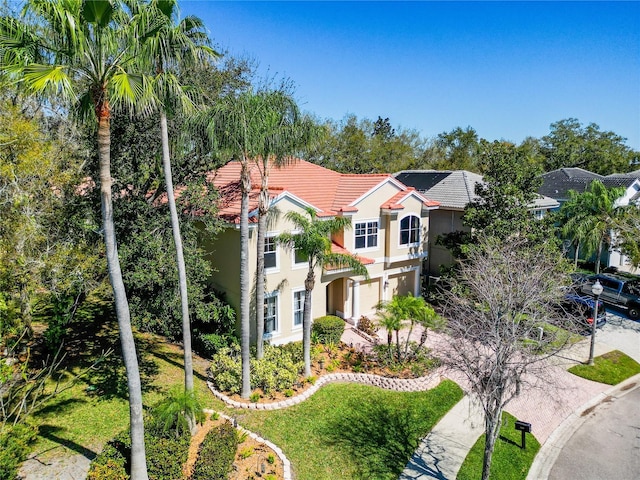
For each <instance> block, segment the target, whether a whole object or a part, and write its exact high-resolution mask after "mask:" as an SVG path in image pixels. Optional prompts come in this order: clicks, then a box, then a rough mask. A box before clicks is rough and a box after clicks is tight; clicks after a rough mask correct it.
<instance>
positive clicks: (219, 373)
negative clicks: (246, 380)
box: [209, 345, 242, 394]
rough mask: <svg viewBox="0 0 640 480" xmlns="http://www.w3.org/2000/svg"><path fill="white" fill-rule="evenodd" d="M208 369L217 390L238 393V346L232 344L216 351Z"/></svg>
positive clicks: (239, 364) (239, 378) (239, 363)
mask: <svg viewBox="0 0 640 480" xmlns="http://www.w3.org/2000/svg"><path fill="white" fill-rule="evenodd" d="M209 370H210V372H211V380H212V381H213V383H214V384H215V386H216V388H217V389H218V390H220V391H223V392H229V393H232V394H233V393H240V387H241V381H242V364H241V362H240V346H239V345H232V346H231V347H228V348H223V349H222V350H220V351H219V352H218V353H216V354H215V355H214V356H213V359H212V360H211V367H209Z"/></svg>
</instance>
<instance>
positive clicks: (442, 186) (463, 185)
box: [394, 170, 482, 209]
mask: <svg viewBox="0 0 640 480" xmlns="http://www.w3.org/2000/svg"><path fill="white" fill-rule="evenodd" d="M394 177H396V179H397V180H400V181H401V182H402V183H404V184H405V185H410V186H412V187H415V188H416V189H418V191H420V192H422V193H424V194H426V195H428V196H429V198H431V199H433V200H435V201H437V202H440V206H441V208H455V209H464V207H465V206H466V205H467V204H468V203H469V202H471V201H473V200H475V199H476V194H475V188H476V183H481V182H482V175H478V174H477V173H473V172H468V171H466V170H446V171H442V170H403V171H401V172H398V173H395V174H394Z"/></svg>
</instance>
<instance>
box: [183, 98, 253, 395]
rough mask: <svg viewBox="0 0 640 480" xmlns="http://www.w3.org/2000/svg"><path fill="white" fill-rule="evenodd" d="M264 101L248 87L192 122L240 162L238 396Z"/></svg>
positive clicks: (246, 359) (246, 349)
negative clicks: (255, 170) (253, 177)
mask: <svg viewBox="0 0 640 480" xmlns="http://www.w3.org/2000/svg"><path fill="white" fill-rule="evenodd" d="M265 111H266V108H265V103H264V101H263V98H262V96H261V95H258V94H256V93H254V92H252V91H247V92H242V93H240V94H239V95H229V96H227V97H225V98H222V99H221V100H220V101H219V102H217V103H216V104H215V105H214V106H212V107H211V108H209V109H208V110H206V111H204V112H201V113H200V114H198V116H197V118H196V120H195V121H196V123H199V124H202V123H204V124H205V125H206V131H207V135H208V137H209V139H210V141H211V144H212V147H213V149H214V150H216V152H217V154H218V155H219V156H221V157H223V158H225V159H237V160H239V162H240V191H241V194H242V196H241V200H240V349H241V354H240V355H241V359H242V388H241V393H240V395H241V396H242V398H249V395H250V394H251V383H250V378H251V371H250V366H249V363H250V361H251V352H250V340H251V338H250V328H251V322H250V311H249V306H250V298H249V292H250V278H249V194H250V193H251V171H250V162H251V161H252V160H253V159H255V158H257V157H258V156H259V155H261V154H262V152H263V144H264V139H265V136H264V117H263V114H264V113H265Z"/></svg>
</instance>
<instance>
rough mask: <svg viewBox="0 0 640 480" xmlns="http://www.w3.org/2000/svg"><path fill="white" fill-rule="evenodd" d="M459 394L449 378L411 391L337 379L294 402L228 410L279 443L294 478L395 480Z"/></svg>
mask: <svg viewBox="0 0 640 480" xmlns="http://www.w3.org/2000/svg"><path fill="white" fill-rule="evenodd" d="M462 396H463V392H462V390H461V389H460V387H458V386H457V385H456V384H455V383H453V382H451V381H449V380H446V381H444V382H442V383H441V384H440V385H439V386H438V387H436V388H434V389H432V390H430V391H427V392H415V393H400V392H393V391H388V390H382V389H380V388H375V387H369V386H365V385H358V384H345V383H335V384H330V385H327V386H324V387H322V388H321V389H320V390H319V391H318V392H317V393H315V394H314V395H313V396H312V397H310V398H309V399H308V400H306V401H305V402H302V403H301V404H298V405H296V406H294V407H290V408H287V409H284V410H274V411H253V410H252V411H247V410H243V411H235V412H234V413H233V414H234V415H236V417H237V419H238V421H239V423H240V424H241V425H243V426H245V427H246V428H248V429H250V430H252V431H255V432H258V433H259V434H260V435H261V436H263V437H265V438H267V439H269V440H271V441H272V442H274V443H275V444H276V445H278V446H279V447H281V448H282V450H283V451H284V452H285V454H286V455H287V457H288V458H289V459H290V460H291V463H292V465H293V469H294V471H295V475H296V478H297V479H298V480H334V479H336V478H344V479H393V480H395V479H397V478H398V476H399V474H400V473H401V472H402V470H403V469H404V467H405V465H406V464H407V461H408V460H409V458H410V456H411V455H412V454H413V453H414V451H415V449H416V448H417V446H418V444H419V442H420V439H421V438H422V437H424V436H425V435H426V434H427V433H428V432H429V431H430V430H431V429H432V428H433V426H434V425H435V424H436V423H437V422H438V420H439V419H440V418H441V417H442V416H443V415H444V414H445V413H446V412H447V411H448V410H449V409H451V407H453V406H454V405H455V404H456V403H457V402H458V401H459V400H460V399H461V398H462Z"/></svg>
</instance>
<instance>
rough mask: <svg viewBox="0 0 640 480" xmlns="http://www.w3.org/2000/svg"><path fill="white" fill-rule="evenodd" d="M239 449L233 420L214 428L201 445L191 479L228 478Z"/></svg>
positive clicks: (216, 479) (219, 479) (211, 479)
mask: <svg viewBox="0 0 640 480" xmlns="http://www.w3.org/2000/svg"><path fill="white" fill-rule="evenodd" d="M237 449H238V437H237V435H236V431H235V429H234V428H233V426H232V425H231V422H224V423H222V424H221V425H220V426H219V427H218V428H214V429H212V430H211V431H210V432H209V433H208V434H207V436H206V437H205V438H204V440H203V441H202V444H201V445H200V450H199V452H198V460H197V462H196V464H195V467H194V470H193V475H192V476H191V480H226V479H227V478H228V475H229V473H230V472H231V469H232V466H233V460H234V459H235V456H236V450H237ZM177 478H180V477H177Z"/></svg>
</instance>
